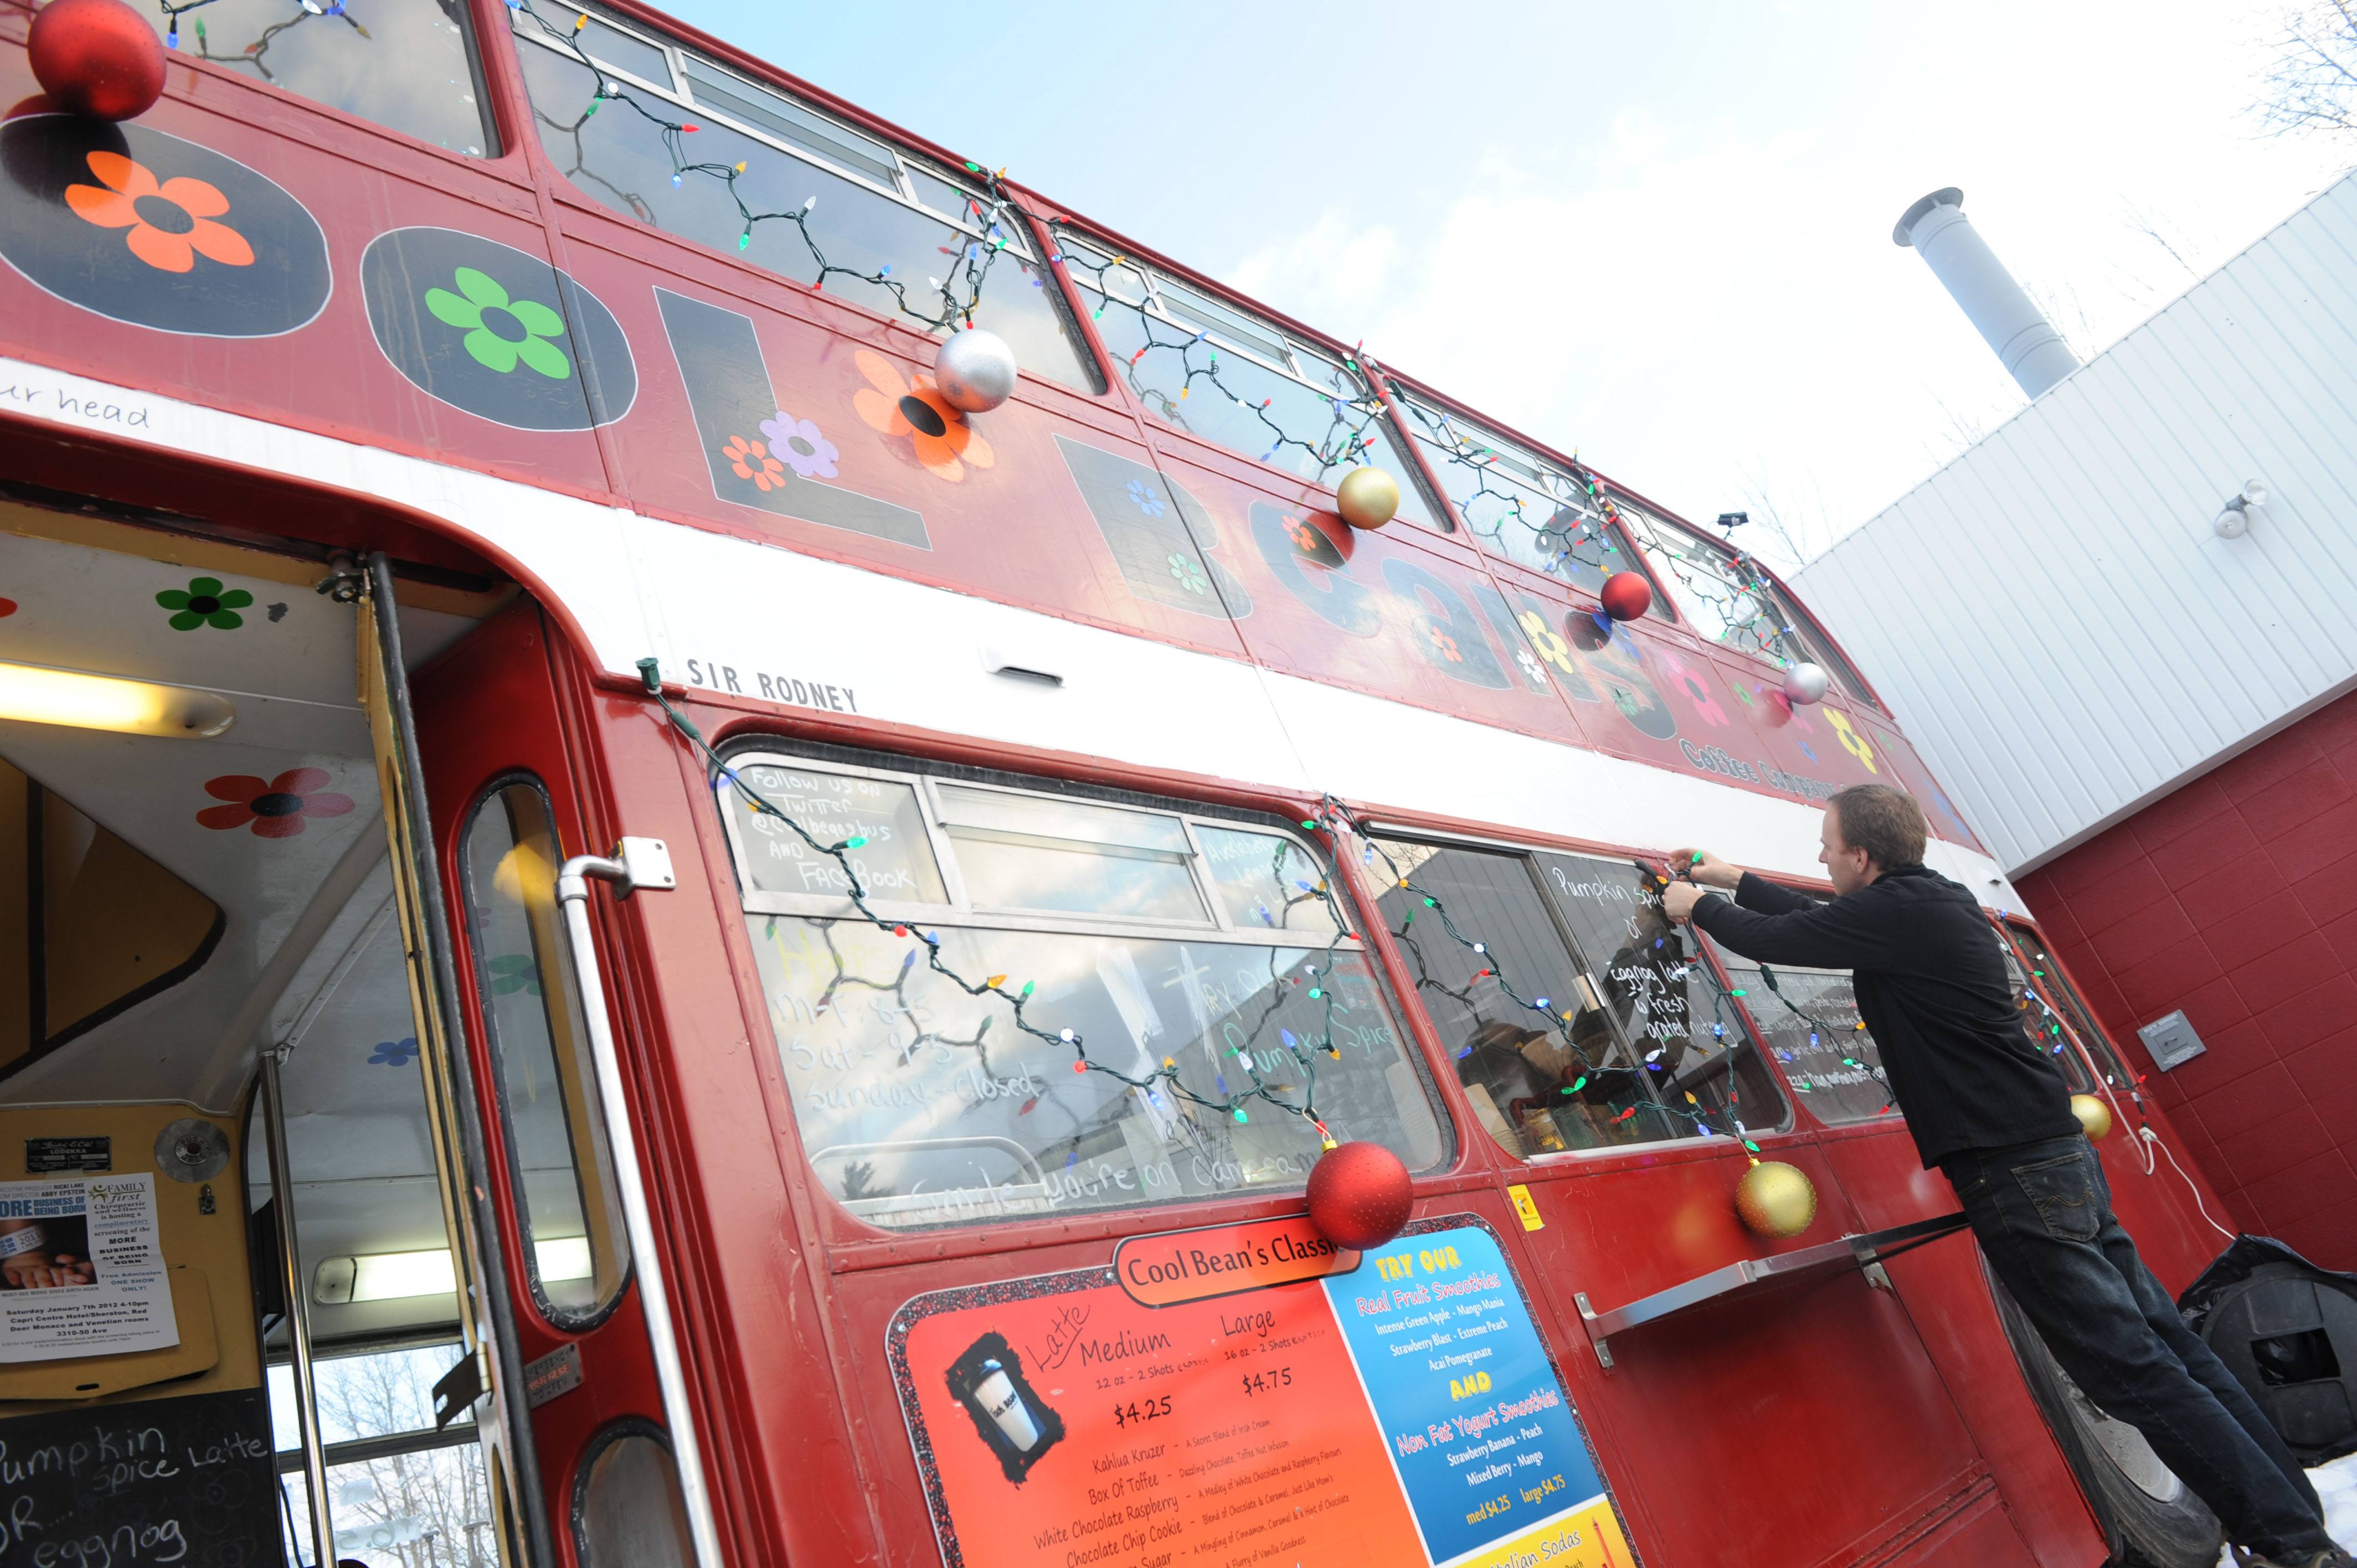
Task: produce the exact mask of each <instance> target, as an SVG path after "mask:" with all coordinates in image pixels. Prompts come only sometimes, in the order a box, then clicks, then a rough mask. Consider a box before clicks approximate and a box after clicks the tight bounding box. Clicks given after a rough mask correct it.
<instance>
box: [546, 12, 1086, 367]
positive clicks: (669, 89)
mask: <svg viewBox="0 0 2357 1568" xmlns="http://www.w3.org/2000/svg"><path fill="white" fill-rule="evenodd" d="M526 14H527V12H526V9H525V8H523V7H511V8H510V12H509V15H510V26H509V34H510V36H511V37H512V38H515V39H516V40H517V41H518V42H521V43H531V44H536V45H538V46H539V47H540V48H544V49H547V50H548V51H550V52H551V53H552V54H555V55H558V56H560V57H562V58H564V59H571V60H575V61H577V62H579V63H580V64H583V65H586V66H587V67H589V69H591V70H595V71H597V72H600V73H601V74H603V75H605V76H608V77H610V78H612V79H614V80H615V81H622V82H627V83H628V84H630V86H632V87H635V88H637V89H638V90H639V91H642V92H651V93H652V94H654V95H655V96H656V97H658V98H660V99H662V101H663V102H666V103H668V104H670V105H671V106H672V107H673V109H677V110H680V111H682V112H683V113H685V114H689V115H693V116H697V117H701V118H705V119H709V120H711V121H713V122H714V123H716V124H721V125H726V127H727V128H728V129H729V130H731V131H734V132H736V133H737V134H738V135H741V136H746V137H748V138H750V139H751V140H753V141H756V142H759V144H760V145H763V146H765V147H768V148H769V149H770V151H771V152H775V153H780V154H783V155H784V156H787V157H790V158H792V159H794V160H796V161H797V162H800V163H804V164H807V165H809V166H811V167H813V168H815V169H818V170H820V171H821V172H822V173H824V174H829V175H833V176H835V177H838V178H841V179H847V180H849V181H851V182H852V183H853V184H855V185H857V186H859V187H861V188H864V189H866V190H868V191H871V192H873V193H874V194H876V195H877V196H882V197H886V198H888V199H891V200H893V201H897V202H899V204H900V205H901V206H903V207H907V208H909V209H914V210H915V211H917V212H920V213H922V214H923V215H925V216H926V217H928V218H931V219H934V220H938V221H940V222H943V223H947V224H949V225H951V226H952V227H953V228H955V229H957V230H959V231H962V232H963V233H964V234H965V235H966V236H967V237H968V238H969V239H974V240H985V241H986V240H988V239H989V238H990V233H989V231H988V229H987V227H986V226H985V227H977V226H976V225H975V224H974V220H973V217H972V215H971V213H970V212H968V213H961V214H951V213H946V212H942V211H941V210H939V209H936V208H933V207H930V206H928V205H926V203H925V201H924V200H923V199H922V198H921V197H920V196H919V195H918V193H917V192H918V187H917V182H916V180H915V179H914V178H913V177H911V175H910V173H909V171H910V170H911V169H912V168H914V169H917V170H919V171H920V172H922V173H924V174H926V175H929V176H931V177H933V178H934V179H937V180H940V181H942V183H943V184H945V185H948V186H950V187H951V188H953V189H958V190H964V189H965V185H964V182H963V181H962V180H960V179H959V178H957V177H955V176H953V175H952V174H951V173H949V172H948V171H947V170H945V169H940V168H936V167H934V166H932V161H931V159H920V158H917V157H914V156H912V155H910V154H909V153H908V152H907V151H905V150H904V149H902V148H901V147H900V146H899V145H897V144H895V143H893V142H890V141H888V140H886V139H885V138H883V137H881V136H877V135H875V134H872V133H870V132H867V131H864V130H861V129H859V128H858V127H857V126H855V125H851V124H846V123H845V122H844V121H843V120H842V119H840V118H839V117H838V116H836V115H834V114H832V113H828V112H827V111H826V110H824V109H823V108H821V107H819V106H818V105H817V104H814V103H811V102H806V101H804V100H803V99H802V97H801V96H800V95H799V94H797V93H796V92H794V91H792V90H791V88H786V87H781V86H780V85H778V84H777V83H776V82H772V81H761V80H760V79H759V78H758V77H755V76H751V75H748V73H747V72H745V71H744V70H740V69H738V68H737V67H736V66H734V65H731V64H729V63H728V62H726V61H724V60H719V59H713V58H711V57H710V56H707V55H705V54H704V53H703V52H702V51H700V50H696V49H692V48H689V47H688V46H686V45H684V44H682V43H679V42H676V41H675V40H673V39H672V38H669V37H668V36H666V35H664V34H662V33H658V32H654V31H652V30H651V29H650V28H648V27H644V26H643V25H642V24H640V23H638V22H636V21H633V20H631V19H630V18H629V17H626V16H621V15H619V13H616V12H613V11H609V10H607V9H605V8H604V7H602V6H587V7H584V8H583V9H582V10H581V12H580V13H579V14H581V15H586V16H588V17H589V19H590V20H591V21H593V22H596V23H597V25H598V26H600V27H610V28H612V29H613V30H614V31H616V32H618V33H620V34H622V35H623V36H624V37H626V38H631V39H633V40H635V41H636V42H639V43H641V44H645V45H647V46H648V47H649V48H654V49H658V50H660V51H662V57H663V63H664V64H665V65H666V66H668V67H669V68H670V71H671V78H672V80H671V81H662V82H656V81H647V80H645V79H644V78H642V77H640V76H638V75H635V74H633V73H632V72H631V71H630V70H625V69H623V68H621V67H619V66H614V65H609V64H608V63H607V62H606V61H604V60H601V59H597V58H596V57H595V56H593V55H591V54H590V53H589V52H588V51H587V50H586V49H584V48H580V47H578V46H577V45H574V44H571V43H569V42H567V41H565V40H562V39H558V38H551V37H550V36H548V33H547V31H546V29H545V28H544V27H529V28H527V27H526V25H525V24H524V23H523V21H522V16H524V15H526ZM529 14H530V15H531V16H533V20H534V21H535V22H536V21H538V19H539V14H538V13H537V12H530V13H529ZM690 59H694V61H695V62H696V63H697V64H698V65H699V66H701V67H703V68H704V69H705V70H708V71H710V72H712V73H713V74H714V75H716V76H718V77H722V78H724V79H726V80H729V81H737V82H742V83H743V84H744V85H746V86H747V87H748V88H751V89H753V90H755V91H760V92H774V93H776V94H778V95H779V96H780V97H781V98H784V99H786V100H787V101H789V102H791V103H792V104H793V106H794V107H795V108H797V109H800V110H801V111H802V113H806V114H808V115H810V116H811V117H812V118H813V119H814V120H816V121H818V122H819V123H820V124H823V125H827V126H829V127H832V128H833V129H834V130H836V131H839V132H841V133H842V134H844V136H845V138H846V140H848V141H851V142H854V143H860V144H866V145H871V146H877V147H880V148H882V149H883V151H884V153H885V156H888V157H889V158H890V159H891V160H892V162H893V166H894V168H895V169H896V171H897V172H898V174H899V181H898V183H896V184H894V185H889V186H887V185H882V184H879V183H877V180H876V178H875V177H874V176H873V175H871V174H868V173H866V172H864V171H862V170H860V169H857V168H855V167H851V166H846V165H844V164H838V163H831V162H829V161H828V160H827V159H825V158H823V157H821V156H819V155H817V154H815V153H813V152H810V151H809V150H807V149H805V148H802V147H797V146H795V145H793V144H792V143H791V142H789V141H787V140H785V139H784V138H783V137H781V136H780V135H778V134H776V133H775V132H772V131H767V130H764V129H762V128H761V127H759V126H758V125H752V124H747V123H746V122H745V121H743V120H740V119H738V118H737V116H736V115H733V114H731V113H728V111H727V110H726V109H724V108H721V107H718V106H717V105H715V104H708V103H705V102H700V101H699V100H698V99H697V98H696V96H695V88H694V80H693V79H692V78H690V77H689V75H688V73H687V62H688V61H689V60H690ZM968 194H970V195H971V196H972V197H973V198H974V199H975V200H977V201H979V200H982V199H983V198H982V195H981V193H979V192H969V193H968ZM1000 227H1001V229H1002V231H1003V232H1004V234H1005V236H1006V248H1007V249H1008V250H1010V251H1013V252H1015V253H1016V254H1017V255H1018V256H1020V257H1021V258H1022V259H1023V260H1025V261H1027V262H1031V263H1035V264H1036V263H1039V255H1038V252H1037V251H1036V249H1035V247H1034V244H1033V241H1032V236H1031V234H1030V232H1029V226H1028V224H1026V223H1024V222H1023V221H1022V220H1021V218H1020V216H1019V215H1017V213H1015V212H1013V211H1011V210H1010V211H1009V213H1008V214H1007V220H1006V221H1005V222H1003V223H1002V224H1001V225H1000ZM664 232H666V233H668V232H669V231H668V230H666V231H664ZM768 270H769V269H768V268H766V267H765V268H763V269H762V271H764V272H767V271H768ZM855 303H856V302H855ZM888 319H890V318H888ZM1059 384H1060V383H1059ZM1074 390H1076V391H1077V390H1078V389H1074Z"/></svg>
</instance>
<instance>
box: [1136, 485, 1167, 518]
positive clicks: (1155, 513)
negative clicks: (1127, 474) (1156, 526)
mask: <svg viewBox="0 0 2357 1568" xmlns="http://www.w3.org/2000/svg"><path fill="white" fill-rule="evenodd" d="M1129 504H1130V505H1132V506H1134V507H1135V508H1136V509H1137V510H1140V511H1142V512H1144V513H1145V514H1146V516H1148V517H1160V516H1161V515H1162V492H1161V491H1160V490H1157V489H1155V488H1154V487H1153V486H1152V485H1149V484H1147V483H1146V481H1145V480H1144V479H1132V480H1130V481H1129Z"/></svg>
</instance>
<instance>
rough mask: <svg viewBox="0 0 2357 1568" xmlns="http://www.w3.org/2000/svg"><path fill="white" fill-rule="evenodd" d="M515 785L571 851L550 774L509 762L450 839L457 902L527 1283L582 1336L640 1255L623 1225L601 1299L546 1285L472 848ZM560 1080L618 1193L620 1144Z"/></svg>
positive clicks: (603, 1314)
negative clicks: (536, 800)
mask: <svg viewBox="0 0 2357 1568" xmlns="http://www.w3.org/2000/svg"><path fill="white" fill-rule="evenodd" d="M517 785H522V786H524V787H525V788H528V789H532V790H533V791H534V792H536V793H537V794H538V795H539V796H540V802H541V806H542V809H543V810H544V811H546V812H547V814H548V832H549V837H550V838H551V839H552V840H553V841H554V846H553V847H554V849H555V851H556V854H557V859H556V861H555V862H554V863H553V864H554V865H562V864H563V860H564V852H565V845H564V840H563V838H562V837H561V836H560V834H559V831H558V826H557V815H556V801H555V798H554V795H553V794H552V793H551V791H550V790H549V788H548V784H547V781H546V780H545V779H542V778H541V777H540V776H539V775H538V774H537V773H534V772H533V771H532V770H530V769H529V768H507V769H504V770H503V771H501V772H500V773H497V774H495V775H493V776H492V777H491V778H490V779H489V780H487V781H486V782H485V783H484V784H483V786H482V788H481V789H479V790H478V791H477V792H476V794H475V797H474V799H473V800H470V801H468V805H467V810H466V812H465V814H464V815H463V816H462V817H460V819H459V827H458V832H457V835H456V836H455V837H454V839H453V840H452V843H453V845H454V847H455V852H456V858H457V872H458V875H457V887H458V899H459V909H460V913H461V915H462V917H463V918H464V920H465V924H466V932H467V966H466V967H467V971H468V978H469V979H470V980H472V981H473V983H474V998H473V1000H474V1003H475V1011H476V1015H477V1016H478V1017H479V1018H480V1019H481V1021H482V1029H483V1046H484V1049H485V1052H486V1054H487V1055H488V1056H489V1057H490V1067H491V1070H490V1090H491V1094H492V1097H493V1099H494V1101H496V1103H497V1105H498V1110H499V1131H500V1159H501V1162H502V1165H503V1168H504V1174H505V1176H506V1177H507V1186H508V1192H507V1197H508V1201H509V1205H510V1207H511V1208H512V1209H513V1210H514V1213H515V1219H516V1239H517V1242H518V1247H519V1250H520V1251H522V1254H523V1280H524V1283H525V1287H526V1289H527V1291H528V1292H529V1294H531V1297H532V1306H533V1311H534V1312H535V1313H537V1314H538V1315H539V1316H540V1319H541V1321H542V1322H543V1323H544V1324H546V1325H547V1326H549V1327H550V1328H552V1329H554V1330H555V1331H556V1332H558V1333H561V1334H576V1335H577V1334H586V1333H587V1332H588V1331H589V1330H590V1329H592V1328H595V1327H597V1326H598V1325H599V1324H601V1323H603V1322H605V1321H606V1320H607V1319H608V1318H609V1317H611V1316H614V1314H615V1313H616V1312H617V1311H619V1309H620V1307H621V1305H622V1300H623V1298H624V1297H625V1296H627V1295H628V1294H630V1282H631V1280H632V1279H634V1278H635V1277H636V1275H637V1270H638V1264H637V1260H636V1258H635V1257H634V1255H633V1254H632V1252H631V1251H630V1238H629V1236H628V1234H627V1232H626V1231H625V1230H615V1231H614V1232H613V1234H612V1235H611V1236H609V1237H608V1240H607V1245H608V1247H609V1248H610V1249H611V1250H612V1251H614V1252H615V1254H616V1255H617V1257H618V1259H619V1264H620V1266H619V1269H617V1271H616V1272H615V1275H614V1282H613V1284H612V1286H611V1288H610V1289H609V1290H608V1292H607V1293H606V1294H605V1295H604V1297H603V1299H601V1300H598V1301H597V1302H596V1303H595V1304H594V1305H590V1306H587V1307H582V1308H573V1307H566V1306H560V1305H557V1304H556V1303H555V1302H554V1301H553V1300H551V1299H550V1297H549V1294H548V1290H547V1287H546V1285H545V1284H544V1283H543V1282H542V1280H541V1277H540V1248H539V1246H538V1243H537V1241H536V1240H535V1239H534V1237H533V1227H532V1208H531V1199H530V1198H529V1197H527V1196H526V1194H525V1192H524V1183H523V1172H524V1167H523V1157H522V1150H521V1148H520V1147H519V1145H518V1144H517V1142H516V1122H515V1116H514V1113H513V1110H512V1108H511V1105H510V1103H509V1099H508V1080H507V1073H506V1071H505V1070H504V1069H503V1067H502V1065H501V1063H502V1058H501V1055H500V1027H499V1023H498V1020H497V1018H496V1017H495V1016H494V1015H493V1013H492V1009H491V1001H490V980H491V976H490V967H489V965H488V964H487V963H486V961H485V959H486V954H485V953H484V951H483V944H482V940H481V932H482V923H481V919H480V917H479V914H478V910H479V908H480V907H481V903H480V900H479V898H478V897H477V890H476V886H475V867H474V857H473V855H472V854H470V853H469V850H470V849H471V847H472V840H473V837H474V831H475V826H476V823H477V822H479V821H480V820H481V818H482V814H483V812H484V811H487V810H489V809H490V807H491V806H492V805H493V804H495V803H496V802H497V801H498V800H499V799H500V796H501V795H503V794H504V793H506V791H507V790H509V789H512V788H514V787H515V786H517ZM560 918H561V916H560ZM534 969H535V972H537V971H538V955H537V954H535V955H534ZM540 979H541V983H542V985H543V988H544V990H545V988H546V987H547V986H548V985H551V984H554V983H570V984H572V985H574V986H575V987H576V988H577V987H578V986H579V984H580V977H579V975H578V973H577V972H572V973H567V974H565V975H564V976H563V977H562V978H561V980H560V978H559V977H557V976H552V975H547V974H541V975H540ZM545 1004H546V997H545V996H544V997H543V1005H544V1006H545ZM563 1048H564V1042H563V1041H562V1039H561V1038H560V1036H559V1035H558V1032H557V1030H556V1027H555V1025H554V1020H552V1021H551V1024H550V1027H549V1053H550V1055H551V1057H552V1058H554V1056H555V1055H556V1054H557V1052H558V1051H560V1050H561V1049H563ZM585 1048H586V1047H585ZM558 1081H559V1085H560V1088H559V1093H560V1096H561V1097H562V1098H563V1103H564V1106H565V1133H566V1142H567V1144H568V1145H571V1144H572V1137H573V1133H574V1127H573V1119H574V1117H575V1116H576V1114H578V1115H580V1116H581V1117H582V1118H583V1120H584V1122H585V1124H586V1126H587V1131H588V1132H589V1133H590V1135H591V1139H592V1143H593V1146H594V1147H595V1149H596V1151H597V1156H598V1158H599V1159H600V1161H601V1162H602V1163H603V1164H604V1165H605V1169H604V1170H602V1171H601V1172H599V1173H597V1177H598V1180H599V1182H600V1184H601V1185H602V1186H603V1187H605V1188H606V1190H607V1191H608V1192H609V1193H613V1192H615V1191H616V1190H617V1189H616V1187H615V1183H616V1181H617V1180H618V1177H617V1176H616V1174H615V1170H614V1151H613V1147H612V1145H611V1144H609V1143H608V1141H607V1138H606V1130H605V1127H604V1125H603V1124H602V1121H601V1120H600V1119H599V1112H598V1110H597V1107H595V1106H589V1105H578V1106H576V1105H575V1104H574V1103H573V1101H572V1100H571V1098H570V1097H569V1096H564V1095H563V1090H562V1084H563V1072H562V1069H561V1068H560V1069H559V1070H558ZM583 1081H584V1083H585V1086H586V1087H587V1090H589V1092H591V1093H593V1094H594V1093H596V1092H597V1079H596V1077H595V1073H594V1070H593V1071H592V1072H591V1073H590V1074H589V1075H588V1076H587V1077H585V1079H584V1080H583ZM573 1176H574V1180H575V1181H576V1183H579V1184H580V1186H581V1221H582V1228H583V1234H584V1235H585V1236H586V1237H590V1238H591V1240H592V1241H593V1245H594V1232H595V1231H596V1230H597V1228H598V1225H599V1223H600V1220H599V1219H598V1217H597V1216H596V1215H593V1214H592V1212H591V1208H592V1201H591V1195H590V1193H589V1190H588V1184H587V1180H586V1179H585V1173H584V1172H583V1171H582V1170H581V1167H580V1162H579V1157H578V1154H577V1150H576V1155H575V1160H574V1170H573ZM616 1201H617V1202H619V1197H617V1198H616ZM548 1239H549V1240H560V1238H556V1237H551V1238H548ZM595 1256H596V1254H595V1253H594V1251H593V1253H592V1262H591V1272H590V1278H591V1281H592V1283H593V1286H594V1283H595V1281H596V1278H597V1265H596V1262H595Z"/></svg>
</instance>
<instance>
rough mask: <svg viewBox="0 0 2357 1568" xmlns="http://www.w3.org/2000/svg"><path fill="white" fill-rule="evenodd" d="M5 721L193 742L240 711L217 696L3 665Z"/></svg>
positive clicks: (0, 683) (0, 695) (0, 710)
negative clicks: (68, 726)
mask: <svg viewBox="0 0 2357 1568" xmlns="http://www.w3.org/2000/svg"><path fill="white" fill-rule="evenodd" d="M0 719H17V720H21V721H22V722H24V723H26V724H36V725H71V726H73V727H74V728H77V729H103V730H116V731H119V732H121V733H122V734H124V735H153V736H166V737H167V738H170V739H174V740H193V739H198V738H201V737H205V736H217V735H219V734H221V732H222V731H223V730H225V729H227V728H229V726H230V725H232V724H234V723H235V722H236V721H237V710H236V709H235V708H234V707H232V706H231V705H230V701H229V699H228V698H227V697H224V696H222V695H221V694H220V693H217V692H200V691H198V690H196V689H194V688H193V687H188V686H164V685H158V684H156V683H155V682H149V681H123V680H118V679H116V678H115V677H114V676H112V675H89V674H85V673H83V672H82V671H79V670H51V669H48V668H47V667H46V666H43V665H39V664H10V663H6V662H0Z"/></svg>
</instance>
